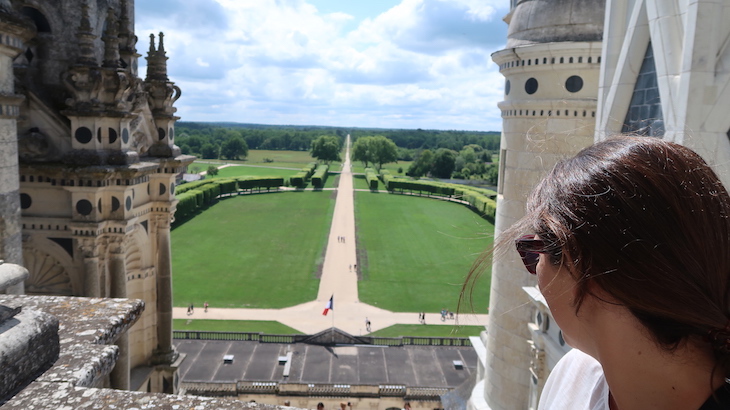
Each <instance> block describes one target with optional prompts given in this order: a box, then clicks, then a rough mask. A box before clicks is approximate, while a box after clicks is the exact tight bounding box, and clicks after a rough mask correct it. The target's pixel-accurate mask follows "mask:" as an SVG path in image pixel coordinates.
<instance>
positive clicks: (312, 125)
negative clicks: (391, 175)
mask: <svg viewBox="0 0 730 410" xmlns="http://www.w3.org/2000/svg"><path fill="white" fill-rule="evenodd" d="M190 123H195V124H235V125H242V126H245V125H251V126H261V127H296V128H343V129H363V130H405V131H410V130H413V131H415V130H424V131H444V132H448V131H453V132H483V133H496V134H499V133H501V132H502V131H496V130H490V131H483V130H466V129H437V128H422V127H420V128H397V127H360V126H344V125H314V124H264V123H255V122H237V121H192V120H182V119H181V120H178V121H177V124H183V125H184V124H190Z"/></svg>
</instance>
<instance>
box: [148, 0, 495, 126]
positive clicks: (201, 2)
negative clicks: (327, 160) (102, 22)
mask: <svg viewBox="0 0 730 410" xmlns="http://www.w3.org/2000/svg"><path fill="white" fill-rule="evenodd" d="M495 2H496V1H492V2H491V3H495ZM140 3H142V2H138V4H140ZM144 3H145V4H146V5H145V6H143V7H138V9H137V13H138V15H137V35H138V36H139V37H142V38H145V35H146V33H148V32H157V31H164V32H165V34H166V36H165V47H166V50H167V51H168V56H169V57H170V60H169V61H168V64H169V67H168V71H169V73H170V77H171V80H173V81H175V82H176V83H177V84H178V85H180V87H181V88H182V90H183V97H182V98H181V99H180V100H178V101H177V103H176V106H177V107H178V114H179V115H180V116H181V117H182V118H183V120H188V121H239V122H254V123H270V124H275V123H282V124H312V125H339V126H363V127H365V126H378V127H398V128H439V129H478V130H498V129H500V128H501V119H500V118H499V111H498V109H497V106H496V103H497V102H498V101H500V100H501V99H502V87H503V83H504V80H503V78H502V76H501V75H500V74H499V73H498V71H497V68H496V65H495V64H494V63H493V62H491V59H490V57H489V55H490V54H491V52H493V51H496V50H498V49H501V48H502V47H503V46H502V45H503V44H504V43H505V42H506V24H504V23H503V22H502V21H501V20H500V19H499V17H501V14H503V13H504V12H506V10H504V9H502V10H501V11H500V10H499V9H497V8H495V6H494V5H492V4H490V2H484V1H483V0H403V1H402V2H401V3H400V4H398V5H396V6H394V7H392V8H390V9H389V10H386V11H384V12H383V13H382V14H380V15H379V16H377V17H376V18H374V19H366V20H364V21H362V22H360V23H359V25H358V26H357V28H356V29H355V30H354V31H352V32H349V33H348V32H345V27H347V25H348V24H351V23H352V22H353V19H355V17H354V16H352V15H349V14H346V13H339V12H335V13H326V14H323V13H320V12H318V11H317V9H316V7H314V6H312V5H311V4H309V3H307V1H306V0H216V1H215V2H214V1H213V0H162V1H161V3H164V5H165V7H167V9H168V10H179V12H173V14H172V15H166V14H164V13H158V12H157V11H156V9H155V7H157V6H156V5H155V6H153V5H152V4H154V3H157V2H144ZM212 3H215V5H214V6H212ZM498 3H499V5H500V6H501V7H504V5H502V3H504V2H503V1H500V2H498ZM203 6H206V7H207V6H211V7H210V11H207V12H205V13H207V14H204V13H203V12H200V10H202V9H201V7H203ZM196 11H197V12H200V13H201V14H200V17H207V18H209V19H210V20H211V21H206V22H196V23H190V24H189V25H184V24H180V23H181V22H189V21H190V20H191V19H193V18H192V16H187V15H183V14H185V13H192V12H196ZM141 13H145V14H144V15H141ZM178 14H180V15H178ZM138 47H139V48H140V50H144V49H146V47H145V48H143V47H141V46H139V45H138ZM143 63H144V60H143V59H140V65H142V64H143ZM140 72H143V71H142V70H140Z"/></svg>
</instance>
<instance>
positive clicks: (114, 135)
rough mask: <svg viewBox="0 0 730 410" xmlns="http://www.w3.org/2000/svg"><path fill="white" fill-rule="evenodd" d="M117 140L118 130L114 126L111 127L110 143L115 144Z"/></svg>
mask: <svg viewBox="0 0 730 410" xmlns="http://www.w3.org/2000/svg"><path fill="white" fill-rule="evenodd" d="M116 140H117V130H115V129H114V128H109V143H110V144H114V142H115V141H116Z"/></svg>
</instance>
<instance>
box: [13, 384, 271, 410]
mask: <svg viewBox="0 0 730 410" xmlns="http://www.w3.org/2000/svg"><path fill="white" fill-rule="evenodd" d="M3 408H5V409H23V410H33V409H51V408H53V409H68V410H71V409H79V408H84V409H134V408H137V409H181V410H182V409H193V408H194V409H196V410H204V409H263V410H266V409H279V408H280V407H278V406H269V405H265V404H256V403H244V402H242V401H238V400H232V399H225V398H206V397H196V396H177V395H171V394H169V395H168V394H153V393H141V392H132V391H121V390H110V389H87V388H81V387H73V386H70V385H68V384H65V383H40V382H38V383H33V384H32V385H31V386H29V387H28V388H27V389H25V390H23V391H22V392H21V393H20V394H18V395H17V396H15V397H13V399H12V400H10V401H9V402H7V403H6V404H5V405H4V406H3Z"/></svg>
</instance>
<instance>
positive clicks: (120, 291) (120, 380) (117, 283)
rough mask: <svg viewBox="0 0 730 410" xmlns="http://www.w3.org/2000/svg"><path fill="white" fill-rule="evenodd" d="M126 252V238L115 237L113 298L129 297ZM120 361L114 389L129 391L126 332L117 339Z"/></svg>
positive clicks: (111, 251) (111, 249)
mask: <svg viewBox="0 0 730 410" xmlns="http://www.w3.org/2000/svg"><path fill="white" fill-rule="evenodd" d="M125 258H126V250H125V246H124V238H123V237H121V236H119V237H113V238H111V240H110V242H109V276H111V282H112V283H111V285H112V286H111V296H112V297H113V298H126V297H127V268H126V266H125V264H126V261H125ZM116 345H117V346H119V359H117V364H116V365H115V366H114V370H112V373H111V384H112V387H113V388H115V389H119V390H129V335H128V334H127V332H124V333H123V334H122V335H121V336H119V339H117V343H116Z"/></svg>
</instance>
